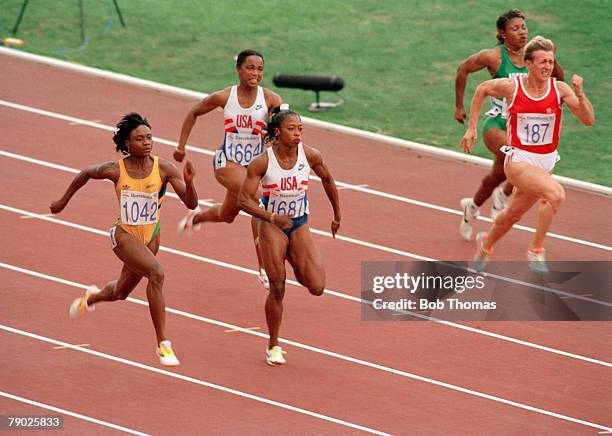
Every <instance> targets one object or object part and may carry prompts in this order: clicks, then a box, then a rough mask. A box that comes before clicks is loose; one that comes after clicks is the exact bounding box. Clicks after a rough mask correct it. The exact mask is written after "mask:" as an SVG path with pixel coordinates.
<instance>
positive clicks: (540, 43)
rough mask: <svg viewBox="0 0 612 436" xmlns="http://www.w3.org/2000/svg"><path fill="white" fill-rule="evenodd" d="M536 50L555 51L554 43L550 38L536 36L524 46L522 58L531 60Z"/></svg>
mask: <svg viewBox="0 0 612 436" xmlns="http://www.w3.org/2000/svg"><path fill="white" fill-rule="evenodd" d="M538 50H543V51H551V52H553V53H554V52H555V45H554V44H553V42H552V41H551V40H550V39H546V38H544V37H543V36H540V35H538V36H536V37H534V38H533V39H532V40H531V41H529V42H528V43H527V45H526V46H525V52H524V54H523V59H524V60H526V61H530V60H533V53H534V52H535V51H538Z"/></svg>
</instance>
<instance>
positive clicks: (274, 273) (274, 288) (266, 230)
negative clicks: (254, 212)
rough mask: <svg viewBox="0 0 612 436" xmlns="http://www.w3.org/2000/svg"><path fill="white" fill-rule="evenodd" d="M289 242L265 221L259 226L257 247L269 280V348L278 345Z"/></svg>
mask: <svg viewBox="0 0 612 436" xmlns="http://www.w3.org/2000/svg"><path fill="white" fill-rule="evenodd" d="M288 245H289V240H288V239H287V236H286V235H285V234H284V233H283V231H282V230H281V229H279V228H278V227H276V226H275V225H274V224H272V223H269V222H267V221H264V222H261V223H260V226H259V246H260V247H261V254H262V258H263V264H264V268H265V270H266V273H267V274H268V279H269V280H270V290H269V292H268V298H267V299H266V305H265V311H266V323H267V325H268V332H269V334H270V340H269V344H268V345H269V346H268V348H272V347H274V346H276V345H278V335H279V331H280V326H281V322H282V319H283V298H284V296H285V280H286V278H287V272H286V271H285V258H286V256H287V249H288Z"/></svg>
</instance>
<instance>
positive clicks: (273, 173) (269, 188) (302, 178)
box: [261, 142, 310, 218]
mask: <svg viewBox="0 0 612 436" xmlns="http://www.w3.org/2000/svg"><path fill="white" fill-rule="evenodd" d="M309 175H310V165H309V164H308V160H307V159H306V153H305V152H304V146H303V145H302V143H301V142H300V143H299V145H298V157H297V161H296V162H295V165H294V166H293V168H291V169H290V170H284V169H282V168H281V167H280V165H279V164H278V161H277V160H276V156H275V155H274V150H273V149H272V147H269V148H268V169H267V170H266V174H264V176H263V178H262V179H261V187H262V189H263V193H262V197H261V207H263V208H264V209H265V210H267V211H268V212H273V213H276V214H278V215H288V216H290V217H291V218H298V217H301V216H303V215H307V214H309V213H310V211H309V209H308V176H309Z"/></svg>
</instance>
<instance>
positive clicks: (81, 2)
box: [79, 0, 85, 44]
mask: <svg viewBox="0 0 612 436" xmlns="http://www.w3.org/2000/svg"><path fill="white" fill-rule="evenodd" d="M79 13H80V16H81V43H83V44H84V43H85V14H84V13H83V0H79Z"/></svg>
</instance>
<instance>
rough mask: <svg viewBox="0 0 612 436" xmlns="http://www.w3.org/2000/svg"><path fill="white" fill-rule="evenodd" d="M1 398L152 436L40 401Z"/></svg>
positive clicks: (12, 396) (144, 435)
mask: <svg viewBox="0 0 612 436" xmlns="http://www.w3.org/2000/svg"><path fill="white" fill-rule="evenodd" d="M0 396H3V397H6V398H10V399H11V400H15V401H20V402H22V403H26V404H30V405H32V406H36V407H40V408H42V409H47V410H51V411H53V412H58V413H61V414H63V415H68V416H72V417H74V418H79V419H82V420H84V421H89V422H93V423H95V424H99V425H103V426H105V427H110V428H112V429H114V430H120V431H123V432H125V433H130V434H135V435H140V436H150V435H149V433H143V432H140V431H136V430H132V429H130V428H127V427H122V426H120V425H117V424H112V423H110V422H106V421H102V420H100V419H96V418H92V417H90V416H85V415H81V414H80V413H75V412H71V411H70V410H66V409H60V408H59V407H55V406H51V405H49V404H45V403H40V402H38V401H34V400H29V399H27V398H23V397H19V396H17V395H13V394H9V393H8V392H2V391H0ZM64 424H65V423H64Z"/></svg>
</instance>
